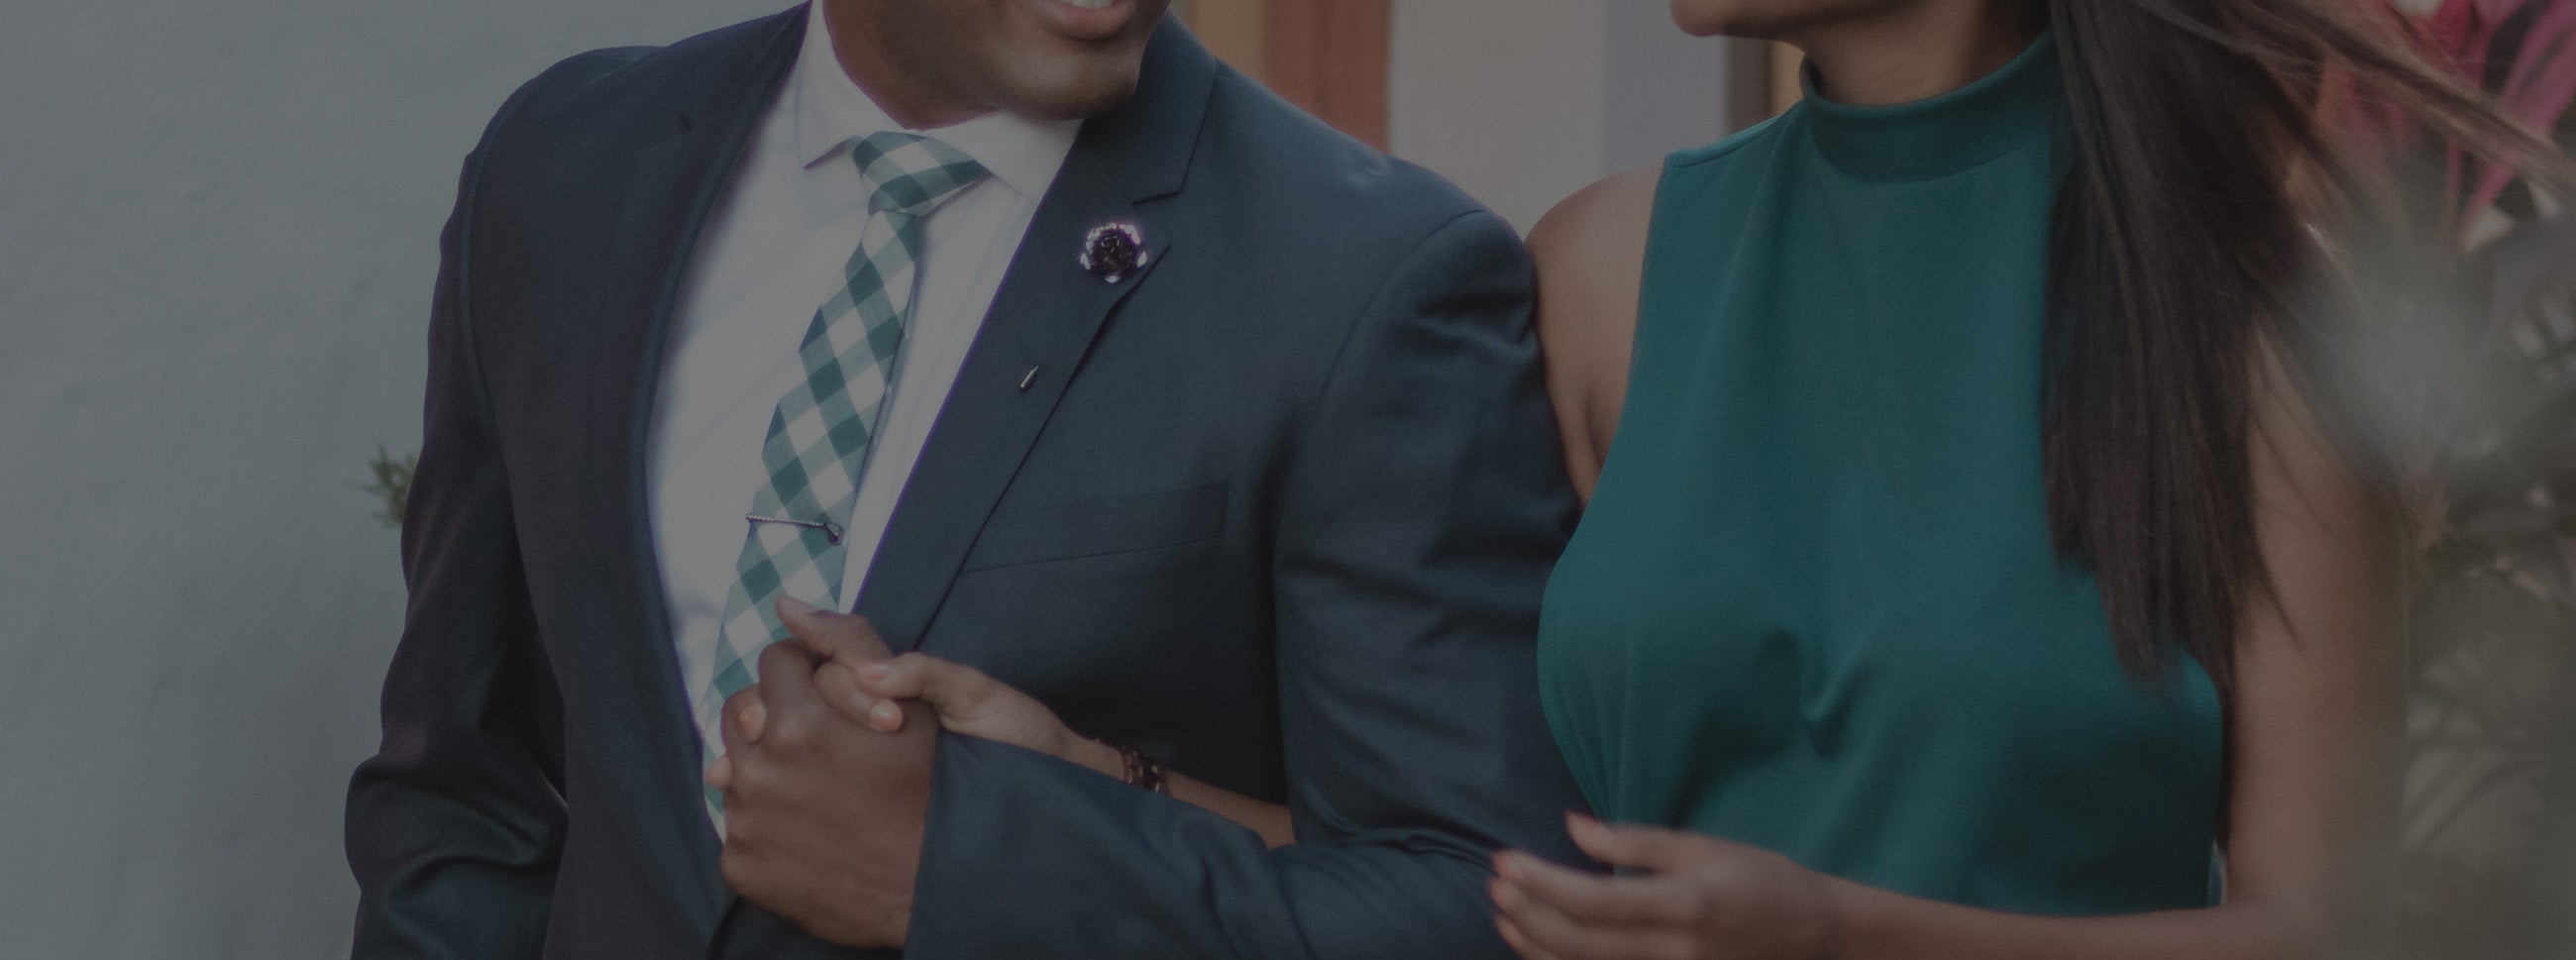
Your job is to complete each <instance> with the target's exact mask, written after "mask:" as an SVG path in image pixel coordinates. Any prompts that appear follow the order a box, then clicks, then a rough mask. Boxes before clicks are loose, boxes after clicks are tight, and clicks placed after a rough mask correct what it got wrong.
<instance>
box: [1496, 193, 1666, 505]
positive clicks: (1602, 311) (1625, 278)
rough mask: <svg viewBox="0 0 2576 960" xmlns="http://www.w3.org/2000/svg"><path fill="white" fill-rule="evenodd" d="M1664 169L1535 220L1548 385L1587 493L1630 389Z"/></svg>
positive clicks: (1579, 197) (1578, 196)
mask: <svg viewBox="0 0 2576 960" xmlns="http://www.w3.org/2000/svg"><path fill="white" fill-rule="evenodd" d="M1662 176H1663V167H1662V165H1660V164H1658V165H1656V166H1651V167H1643V168H1640V169H1636V170H1631V171H1628V172H1626V173H1622V174H1619V175H1617V176H1613V177H1610V178H1609V179H1606V180H1603V181H1601V182H1599V183H1595V184H1593V185H1591V186H1588V187H1585V188H1583V189H1582V190H1579V191H1576V192H1575V194H1574V195H1573V196H1570V197H1567V198H1565V200H1564V201H1563V202H1560V203H1558V204H1557V205H1556V208H1555V209H1553V210H1549V211H1548V213H1547V216H1545V217H1542V218H1540V220H1539V222H1538V225H1537V226H1536V227H1533V228H1531V230H1530V235H1529V249H1530V258H1531V260H1532V261H1533V262H1535V263H1536V264H1537V268H1538V320H1537V325H1538V336H1539V345H1540V348H1541V349H1542V350H1543V351H1545V353H1546V357H1547V360H1546V365H1547V386H1548V394H1549V395H1550V396H1551V397H1552V398H1554V400H1555V401H1556V411H1557V421H1558V428H1559V429H1560V430H1561V431H1563V433H1564V435H1565V451H1566V467H1567V471H1568V472H1569V473H1570V474H1572V475H1573V478H1574V481H1575V487H1576V489H1577V490H1579V491H1581V492H1582V493H1583V494H1584V495H1585V496H1586V497H1587V498H1588V497H1589V496H1590V495H1591V490H1592V482H1593V480H1594V479H1595V478H1597V477H1598V476H1599V475H1600V472H1601V463H1602V461H1603V460H1604V459H1606V458H1607V457H1608V456H1609V452H1610V438H1611V434H1612V433H1614V432H1616V431H1617V429H1618V426H1619V406H1620V403H1621V401H1622V400H1623V399H1624V397H1625V395H1626V393H1627V388H1628V355H1629V351H1630V350H1631V348H1632V346H1633V345H1634V344H1635V342H1636V335H1637V288H1638V284H1639V283H1640V282H1641V281H1642V280H1643V278H1644V275H1645V268H1646V235H1647V229H1648V227H1649V225H1650V223H1651V221H1652V220H1653V218H1654V208H1655V188H1656V185H1657V184H1658V183H1659V182H1661V180H1662Z"/></svg>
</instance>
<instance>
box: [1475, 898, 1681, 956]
mask: <svg viewBox="0 0 2576 960" xmlns="http://www.w3.org/2000/svg"><path fill="white" fill-rule="evenodd" d="M1492 894H1493V897H1494V906H1495V908H1496V909H1497V910H1498V911H1499V912H1500V914H1501V919H1502V921H1503V923H1504V924H1505V926H1504V928H1503V929H1504V930H1505V931H1506V932H1505V938H1506V939H1507V940H1508V939H1511V938H1512V937H1513V936H1514V935H1515V934H1517V935H1518V939H1519V940H1520V941H1521V942H1520V943H1515V944H1513V947H1514V948H1515V949H1519V950H1520V951H1521V953H1522V955H1523V956H1544V957H1549V958H1555V960H1686V958H1688V957H1689V955H1690V949H1691V941H1690V936H1689V934H1688V932H1687V931H1686V930H1684V929H1680V928H1674V927H1664V926H1637V925H1630V924H1603V923H1590V922H1586V921H1584V920H1582V919H1579V918H1576V917H1573V916H1569V915H1567V914H1566V913H1565V912H1564V911H1563V910H1560V909H1558V908H1557V907H1556V905H1554V904H1553V903H1550V902H1548V901H1546V900H1543V899H1540V898H1538V897H1535V896H1532V895H1530V892H1529V890H1528V889H1527V888H1525V887H1523V886H1521V885H1520V884H1517V883H1514V882H1512V881H1510V880H1505V879H1500V878H1497V879H1496V880H1495V881H1494V884H1493V889H1492ZM1533 948H1534V949H1533Z"/></svg>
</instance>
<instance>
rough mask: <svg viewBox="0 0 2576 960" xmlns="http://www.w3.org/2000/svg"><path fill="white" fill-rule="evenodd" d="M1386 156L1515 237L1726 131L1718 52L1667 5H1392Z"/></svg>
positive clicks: (1430, 1) (1615, 1)
mask: <svg viewBox="0 0 2576 960" xmlns="http://www.w3.org/2000/svg"><path fill="white" fill-rule="evenodd" d="M1394 10H1395V25H1394V37H1393V47H1394V62H1393V63H1392V64H1391V69H1390V70H1389V76H1388V81H1387V86H1388V100H1389V103H1388V125H1389V128H1390V129H1389V137H1388V140H1389V143H1388V146H1389V148H1390V149H1391V150H1392V151H1393V152H1394V153H1395V154H1397V155H1398V156H1402V157H1404V158H1406V159H1409V160H1412V161H1414V162H1416V163H1420V164H1422V165H1424V166H1427V167H1430V168H1431V169H1433V170H1437V171H1440V172H1441V173H1443V174H1446V175H1448V177H1449V178H1450V179H1452V180H1455V181H1457V183H1458V185H1459V186H1460V187H1463V188H1465V189H1466V191H1467V192H1468V193H1470V194H1473V195H1475V196H1476V198H1477V199H1480V200H1483V201H1484V202H1485V203H1486V205H1488V206H1491V207H1493V208H1494V209H1495V211H1496V212H1498V213H1501V214H1502V215H1503V217H1504V218H1505V219H1508V220H1510V221H1511V222H1512V223H1513V224H1514V225H1517V226H1519V227H1520V228H1521V229H1523V230H1527V229H1528V228H1529V226H1530V225H1531V224H1533V223H1536V222H1537V221H1538V218H1539V216H1540V215H1541V214H1544V213H1546V212H1547V210H1548V208H1549V207H1551V206H1554V205H1555V203H1556V201H1558V200H1561V199H1563V198H1564V197H1565V196H1566V195H1567V194H1570V193H1573V192H1574V191H1575V190H1577V189H1580V188H1582V187H1583V186H1584V185H1585V184H1588V183H1591V182H1592V181H1594V180H1598V179H1600V178H1602V177H1604V176H1608V175H1609V174H1612V173H1616V172H1619V171H1621V170H1627V169H1632V168H1635V167H1638V166H1643V165H1645V164H1649V163H1653V162H1655V161H1657V160H1659V159H1661V158H1662V156H1663V155H1664V154H1665V153H1668V152H1670V151H1672V150H1674V149H1677V148H1680V147H1685V146H1691V145H1695V144H1701V143H1706V142H1709V141H1711V140H1715V139H1717V138H1718V137H1719V136H1721V135H1723V134H1724V133H1725V132H1726V113H1727V110H1726V108H1727V103H1728V101H1727V92H1728V84H1727V79H1726V65H1727V51H1728V50H1729V49H1732V48H1730V47H1728V46H1727V45H1726V44H1725V42H1724V41H1716V40H1700V39H1694V38H1692V37H1689V36H1686V35H1684V34H1683V33H1682V32H1681V31H1680V29H1679V28H1676V27H1674V26H1673V24H1672V19H1671V15H1670V13H1669V12H1668V6H1667V3H1666V2H1665V0H1395V7H1394Z"/></svg>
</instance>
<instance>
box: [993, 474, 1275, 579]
mask: <svg viewBox="0 0 2576 960" xmlns="http://www.w3.org/2000/svg"><path fill="white" fill-rule="evenodd" d="M1225 507H1226V485H1225V483H1224V482H1223V481H1219V482H1216V483H1209V484H1202V485H1200V486H1195V487H1189V488H1186V489H1180V490H1163V491H1156V492H1152V493H1135V494H1122V495H1118V496H1112V497H1095V498H1089V499H1081V500H1059V501H1053V502H1047V503H1037V504H1030V505H1027V506H1013V507H1006V508H1004V509H1002V510H1001V511H1000V512H997V513H995V514H994V515H993V518H992V519H991V520H989V521H987V522H986V523H985V525H984V532H983V533H982V535H980V536H978V537H976V538H975V546H974V549H972V550H970V551H968V552H967V554H966V563H965V567H964V572H972V571H976V570H991V569H995V568H999V567H1013V566H1022V565H1026V564H1032V563H1045V562H1048V561H1053V560H1074V559H1080V558H1083V557H1097V556H1106V555H1109V554H1118V553H1134V552H1139V551H1144V550H1156V549H1161V548H1164V547H1177V546H1184V545H1187V544H1193V543H1204V542H1207V541H1211V540H1215V539H1218V538H1219V537H1222V536H1224V535H1225Z"/></svg>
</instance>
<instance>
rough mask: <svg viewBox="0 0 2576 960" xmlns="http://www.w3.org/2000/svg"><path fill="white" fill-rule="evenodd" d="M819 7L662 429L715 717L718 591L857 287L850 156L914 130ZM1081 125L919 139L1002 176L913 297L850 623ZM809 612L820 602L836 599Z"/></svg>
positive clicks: (954, 225) (688, 611)
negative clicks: (767, 463) (826, 336)
mask: <svg viewBox="0 0 2576 960" xmlns="http://www.w3.org/2000/svg"><path fill="white" fill-rule="evenodd" d="M809 6H810V12H809V13H808V14H807V18H808V19H807V21H806V30H805V45H804V49H803V50H802V51H800V52H799V53H798V54H797V58H796V65H795V67H794V69H793V72H792V73H791V74H790V75H789V77H788V78H787V82H786V84H785V85H784V87H783V88H782V89H781V90H780V92H779V96H778V100H777V102H775V103H773V104H771V105H770V108H769V112H768V113H767V114H766V115H765V116H764V117H763V118H762V119H761V123H760V127H759V130H758V131H757V132H755V133H754V134H753V136H752V140H751V143H750V145H749V148H748V153H746V154H745V156H744V157H743V161H742V165H741V166H740V167H739V168H737V170H736V172H735V174H734V180H733V182H732V184H731V185H730V186H729V188H728V195H727V197H726V199H725V201H724V202H723V203H722V204H721V205H719V206H718V207H717V209H716V210H715V212H714V215H713V218H712V219H710V220H709V221H708V223H707V227H706V230H705V232H704V234H703V235H702V239H701V241H700V244H699V246H698V249H697V252H696V255H695V258H694V260H693V262H692V264H691V266H690V269H689V275H688V277H687V278H686V282H685V284H684V286H683V291H682V294H681V299H680V303H679V308H678V311H677V313H676V314H675V315H674V316H673V319H672V324H673V325H672V328H671V335H670V347H669V353H668V354H667V355H666V356H665V357H664V367H663V374H662V384H661V392H660V396H659V399H658V401H657V408H656V409H655V411H654V416H653V436H652V452H651V457H652V464H651V472H650V474H649V478H648V482H649V483H650V484H651V487H650V494H651V503H652V511H653V517H652V520H653V524H652V526H653V547H654V553H655V556H656V557H657V558H658V559H659V561H660V564H661V574H662V593H663V596H664V597H665V598H667V600H668V601H669V607H670V617H671V633H672V637H673V639H674V642H675V643H676V644H677V645H678V648H679V655H680V668H681V674H682V679H683V680H684V682H686V683H687V684H688V696H689V700H690V703H691V704H692V706H693V707H698V706H702V705H703V703H704V699H705V696H706V692H707V687H708V684H709V683H710V682H711V681H710V678H711V677H712V676H713V675H714V673H715V656H716V638H717V632H718V630H719V628H720V626H721V624H722V623H723V618H724V605H725V598H726V594H727V592H728V591H730V590H731V589H732V588H733V585H734V582H735V581H736V580H737V579H739V575H738V573H737V572H736V570H735V566H734V564H735V562H736V561H737V560H738V559H739V558H740V557H741V555H742V547H743V539H744V537H745V535H746V533H747V526H746V524H745V522H744V521H743V513H744V512H745V511H747V510H749V509H750V508H751V501H752V495H753V493H754V492H755V491H757V490H759V489H760V487H761V485H762V484H763V483H765V482H766V481H767V476H766V473H765V470H764V468H763V467H762V465H761V445H762V443H763V441H765V440H766V439H767V436H768V432H769V420H770V415H771V413H772V411H774V410H776V409H777V406H778V400H779V398H780V397H782V396H784V395H786V393H787V391H788V390H789V389H790V388H791V387H792V386H794V385H795V383H796V382H797V380H798V379H800V378H802V377H803V376H804V375H805V371H804V365H803V363H802V362H801V361H799V360H798V358H797V355H796V348H797V345H798V344H799V343H800V342H802V340H803V338H804V336H805V330H806V327H807V326H808V325H809V324H810V323H811V322H812V321H813V318H814V312H815V310H816V309H817V308H819V307H821V306H822V305H823V302H824V301H825V300H827V299H830V298H831V296H832V294H833V292H834V291H836V290H838V289H840V287H841V286H842V285H843V283H844V282H845V275H844V273H843V268H844V266H845V265H846V264H847V262H848V261H849V258H850V254H851V252H852V251H854V250H856V249H857V248H858V245H859V234H860V232H861V230H862V229H863V228H864V227H865V226H866V224H867V219H868V189H867V186H866V184H865V182H864V181H863V180H862V178H861V177H860V176H859V171H858V168H857V166H856V165H854V164H853V163H852V162H851V161H850V154H849V150H848V149H847V147H846V146H845V144H846V143H847V142H848V141H849V140H850V139H852V138H854V137H861V136H866V135H868V134H871V133H878V132H882V131H887V130H900V129H903V127H902V125H901V124H898V123H896V122H895V121H894V120H893V119H892V118H890V117H888V116H887V115H886V113H885V111H884V110H883V109H880V108H879V107H878V106H877V105H876V103H875V101H873V100H871V99H869V98H868V95H867V94H866V92H864V91H863V90H861V89H860V88H859V86H858V85H857V84H856V83H854V82H852V81H851V79H850V77H849V74H848V73H846V72H844V71H843V70H842V69H841V64H840V60H839V58H838V57H837V56H835V55H834V53H833V51H832V45H831V40H830V34H829V33H828V32H827V31H825V30H824V28H823V13H822V11H823V7H824V6H825V5H824V4H822V3H814V4H811V5H809ZM1079 127H1080V125H1079V124H1078V123H1054V122H1041V121H1036V120H1030V119H1025V118H1021V117H1015V116H1012V115H1010V114H1007V113H992V114H987V115H985V116H982V117H978V118H976V119H973V120H969V121H966V122H964V123H960V124H956V125H954V126H949V127H942V128H939V129H937V130H922V131H914V132H917V133H925V134H928V135H931V136H935V137H937V138H939V139H940V140H941V141H943V142H945V143H947V144H948V145H949V146H952V147H955V148H957V149H958V150H960V151H962V152H964V153H965V154H966V155H967V156H969V157H973V158H974V159H975V161H976V162H977V163H980V164H983V166H984V168H985V169H986V170H988V171H990V172H991V174H992V175H991V176H989V177H987V178H985V179H984V180H983V181H982V182H979V183H976V184H974V185H973V186H970V187H967V188H966V189H965V190H963V191H962V192H960V193H959V194H958V195H957V196H956V197H954V198H952V199H950V200H949V201H948V202H947V203H946V204H944V205H942V206H941V207H940V208H939V209H938V210H937V211H935V212H933V213H932V214H931V216H930V218H929V219H928V220H927V221H926V222H925V223H924V224H923V230H924V237H923V250H922V253H921V256H920V259H919V261H918V263H919V267H918V270H917V274H918V278H917V279H918V282H919V284H920V286H919V287H918V288H917V290H916V292H915V293H914V295H913V299H912V307H911V313H910V316H909V317H908V318H907V319H906V323H905V332H904V341H903V351H902V354H901V357H900V358H899V360H898V363H897V367H896V373H895V383H894V390H893V394H892V397H891V401H890V402H891V406H889V407H888V408H887V409H886V412H885V414H884V417H885V420H884V423H883V425H882V427H881V429H880V431H879V433H878V436H877V439H876V445H875V448H874V449H873V450H872V451H871V452H870V453H869V457H868V462H867V472H866V474H865V475H864V476H863V477H861V478H860V482H859V497H858V505H857V507H856V508H855V509H854V510H853V511H852V515H851V517H850V522H849V525H848V527H849V529H848V532H847V534H846V535H845V538H844V540H843V546H844V549H847V550H848V551H849V565H848V569H847V571H846V573H845V575H844V577H843V580H842V586H841V595H840V597H839V598H838V600H839V607H840V608H841V609H844V610H847V609H849V608H850V606H851V605H852V604H853V603H854V602H855V601H856V600H857V597H858V590H859V585H860V584H861V583H864V582H866V579H867V575H868V568H869V567H870V566H871V565H873V562H874V560H875V558H876V550H877V544H878V542H879V541H880V540H882V539H883V538H884V536H885V528H886V521H887V520H888V519H889V518H891V517H892V516H893V514H894V507H895V502H896V500H898V499H900V498H901V497H902V495H903V487H904V482H905V481H906V480H907V479H908V478H910V476H911V474H912V468H913V464H914V462H915V461H917V460H918V459H919V458H920V456H921V448H922V444H923V442H924V441H926V440H927V439H929V436H930V428H931V424H932V423H933V422H934V421H935V420H937V419H938V417H939V408H940V405H941V404H942V403H944V402H945V401H946V400H947V397H948V389H949V387H950V385H951V384H953V383H954V382H955V381H956V379H957V370H958V368H959V367H960V366H962V365H963V364H964V363H965V360H966V351H967V348H968V347H970V346H972V345H973V344H974V342H975V334H976V331H978V330H980V329H982V328H983V325H984V314H985V312H986V311H987V310H989V309H991V307H992V304H993V294H994V292H995V291H996V290H998V289H999V288H1000V286H1001V282H1002V275H1003V273H1004V272H1006V270H1007V269H1008V267H1009V266H1010V261H1011V256H1012V254H1013V253H1015V252H1016V251H1017V250H1018V248H1019V244H1020V238H1021V236H1022V235H1023V234H1025V233H1027V232H1028V227H1029V219H1030V218H1031V217H1032V216H1033V215H1035V214H1036V212H1037V205H1038V200H1039V199H1040V198H1041V197H1043V196H1045V194H1046V191H1047V186H1048V185H1049V184H1051V183H1053V182H1054V180H1055V175H1056V170H1057V169H1058V168H1059V167H1062V166H1063V165H1064V158H1065V154H1066V153H1067V152H1069V151H1070V150H1071V149H1072V147H1073V139H1074V134H1075V133H1076V132H1077V130H1078V129H1079ZM1068 255H1069V254H1068ZM798 599H800V600H805V601H808V602H812V603H815V604H817V605H822V604H823V603H824V602H825V601H826V600H827V599H830V598H825V597H799V598H798ZM699 714H700V717H699V721H700V725H701V727H702V729H701V730H700V733H701V734H703V735H705V736H706V737H707V738H708V742H711V743H712V742H714V741H715V739H716V731H715V730H714V729H712V728H708V727H706V724H707V722H708V719H709V717H708V713H707V711H704V710H700V711H699Z"/></svg>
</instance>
